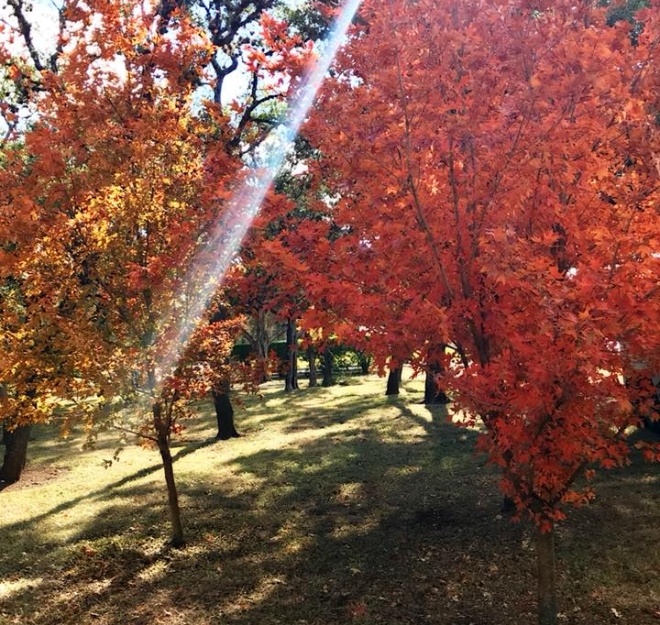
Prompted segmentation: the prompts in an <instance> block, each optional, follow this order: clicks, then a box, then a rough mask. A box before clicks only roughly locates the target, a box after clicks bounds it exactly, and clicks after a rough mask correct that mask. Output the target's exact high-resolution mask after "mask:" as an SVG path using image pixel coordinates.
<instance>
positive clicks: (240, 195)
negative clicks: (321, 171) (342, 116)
mask: <svg viewBox="0 0 660 625" xmlns="http://www.w3.org/2000/svg"><path fill="white" fill-rule="evenodd" d="M360 3H361V0H347V2H346V4H345V5H344V7H343V9H342V10H341V13H340V14H339V15H338V17H337V20H336V22H335V24H334V27H333V29H332V31H331V35H330V37H329V38H328V40H327V41H326V42H325V45H324V49H323V52H322V54H321V55H320V57H319V59H318V60H317V62H316V64H315V66H314V69H313V70H312V71H311V72H310V73H309V74H308V76H307V77H306V79H305V81H304V83H303V86H302V88H301V89H300V92H299V96H298V98H297V99H296V100H295V102H294V103H293V105H292V107H291V110H290V113H289V117H288V120H287V123H286V125H285V126H284V129H283V131H284V132H283V140H281V139H280V140H277V141H275V142H274V145H275V147H274V148H273V151H274V152H273V154H271V155H269V159H268V161H269V164H268V167H266V168H264V169H262V170H260V172H259V173H258V174H257V175H255V176H253V177H252V178H251V179H250V180H249V181H248V182H246V183H244V184H243V186H242V188H240V189H239V191H238V192H237V193H236V194H235V195H234V197H233V198H232V200H231V201H230V205H229V207H228V208H227V210H226V212H225V214H224V215H223V216H222V217H221V218H220V219H219V220H218V222H217V223H216V224H215V226H214V228H213V231H212V232H211V235H210V237H209V241H208V243H207V245H206V246H205V252H204V253H205V254H206V253H208V250H211V251H212V252H213V254H214V255H216V254H217V256H216V259H215V260H214V261H213V263H212V264H211V265H209V266H208V267H206V268H202V265H203V264H204V263H202V262H201V258H198V259H196V260H195V261H194V262H193V266H192V267H191V270H190V271H189V272H188V276H189V278H188V280H187V282H189V283H190V282H191V281H193V280H194V282H195V283H199V284H201V285H202V286H201V287H200V288H199V290H198V291H197V292H196V293H195V294H194V297H193V298H192V301H190V302H188V306H187V311H186V315H185V320H183V321H181V322H180V324H179V326H178V327H177V329H176V334H175V338H174V340H173V341H172V342H171V343H170V344H169V349H168V351H167V352H166V354H165V355H164V357H163V358H162V359H161V361H160V363H159V367H158V373H159V374H160V375H159V378H160V379H161V381H162V380H163V378H164V377H165V376H167V375H169V374H170V373H171V372H172V370H173V369H174V368H175V367H176V365H177V363H178V361H179V359H180V357H181V355H182V352H183V350H184V349H185V347H186V344H187V343H188V341H189V340H190V336H191V334H192V332H193V330H194V328H195V327H196V325H197V324H198V323H199V321H200V319H201V317H202V316H203V314H204V312H205V310H206V308H207V306H208V303H209V299H210V298H211V297H212V296H213V294H214V293H215V292H216V290H217V289H218V287H219V286H221V285H222V282H223V280H224V278H225V276H226V274H227V271H228V269H229V267H230V265H231V263H232V262H233V260H234V258H235V256H236V253H237V251H238V249H239V247H240V245H241V243H242V241H243V239H244V237H245V235H246V234H247V231H248V229H249V228H250V226H251V224H252V222H253V221H254V219H255V218H256V216H257V214H258V213H259V210H260V208H261V205H262V203H263V201H264V199H265V197H266V194H267V193H268V191H269V189H270V187H271V186H272V184H273V181H274V179H275V177H276V176H277V174H278V173H279V171H280V169H281V168H282V165H283V164H284V161H285V159H286V155H287V152H288V150H289V148H290V146H291V143H292V142H293V140H294V139H295V138H296V136H297V134H298V132H299V130H300V127H301V126H302V124H303V122H304V121H305V118H306V117H307V114H308V112H309V109H310V108H311V106H312V104H313V103H314V100H315V98H316V94H317V92H318V90H319V88H320V87H321V85H322V83H323V80H324V78H325V76H326V75H327V73H328V70H329V68H330V65H331V64H332V62H333V60H334V58H335V56H336V55H337V52H338V51H339V48H340V46H341V45H342V44H343V42H344V40H345V37H346V32H347V30H348V27H349V26H350V24H351V22H352V20H353V17H354V16H355V14H356V12H357V10H358V7H359V6H360ZM280 132H281V130H280ZM200 256H201V255H200ZM200 273H201V274H202V275H200ZM172 316H173V315H172Z"/></svg>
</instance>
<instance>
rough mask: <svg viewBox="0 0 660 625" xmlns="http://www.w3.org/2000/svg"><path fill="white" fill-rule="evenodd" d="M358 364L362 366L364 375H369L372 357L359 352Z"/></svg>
mask: <svg viewBox="0 0 660 625" xmlns="http://www.w3.org/2000/svg"><path fill="white" fill-rule="evenodd" d="M357 357H358V363H359V364H360V370H361V371H362V375H369V367H370V366H371V356H369V354H365V353H364V352H357Z"/></svg>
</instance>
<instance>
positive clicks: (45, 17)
mask: <svg viewBox="0 0 660 625" xmlns="http://www.w3.org/2000/svg"><path fill="white" fill-rule="evenodd" d="M290 1H291V3H292V4H294V5H295V4H300V2H301V1H302V0H290ZM25 6H26V7H28V6H31V10H30V11H29V13H28V19H30V22H31V24H32V29H33V30H32V34H33V40H34V44H35V46H36V47H37V49H38V50H39V51H40V52H42V53H44V54H45V55H48V54H49V53H50V51H52V50H54V48H55V43H56V40H57V35H58V30H59V23H58V7H60V6H62V0H25ZM0 21H2V22H5V23H11V22H13V13H12V10H11V9H10V8H9V6H8V4H7V0H0ZM1 36H2V35H1V34H0V37H1ZM20 50H21V47H20V46H17V47H16V52H17V53H19V52H20ZM223 87H224V88H223V100H224V103H225V104H228V103H229V102H230V101H231V100H233V99H234V98H236V97H237V96H238V95H240V93H241V91H243V90H244V89H246V88H247V82H246V79H245V76H244V75H241V73H240V72H233V73H232V74H231V75H230V76H228V77H227V79H226V80H225V83H224V85H223Z"/></svg>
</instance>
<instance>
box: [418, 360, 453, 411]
mask: <svg viewBox="0 0 660 625" xmlns="http://www.w3.org/2000/svg"><path fill="white" fill-rule="evenodd" d="M440 372H441V370H440V369H439V368H438V366H437V365H435V366H430V367H429V368H428V369H427V371H426V381H425V383H424V403H425V404H427V405H429V404H448V403H449V402H450V401H451V400H450V399H449V397H447V394H446V393H445V392H444V391H443V390H442V389H439V388H438V385H437V384H436V381H435V376H436V374H438V373H440Z"/></svg>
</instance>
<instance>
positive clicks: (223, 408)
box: [213, 388, 240, 441]
mask: <svg viewBox="0 0 660 625" xmlns="http://www.w3.org/2000/svg"><path fill="white" fill-rule="evenodd" d="M213 405H214V406H215V418H216V420H217V422H218V433H217V434H216V436H215V437H216V438H217V439H218V440H220V441H226V440H229V439H230V438H239V437H240V434H239V433H238V432H237V431H236V426H235V425H234V407H233V406H232V405H231V398H230V397H229V389H228V388H224V389H219V390H214V391H213Z"/></svg>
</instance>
